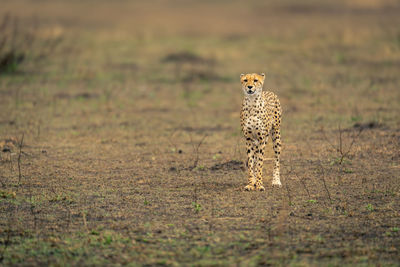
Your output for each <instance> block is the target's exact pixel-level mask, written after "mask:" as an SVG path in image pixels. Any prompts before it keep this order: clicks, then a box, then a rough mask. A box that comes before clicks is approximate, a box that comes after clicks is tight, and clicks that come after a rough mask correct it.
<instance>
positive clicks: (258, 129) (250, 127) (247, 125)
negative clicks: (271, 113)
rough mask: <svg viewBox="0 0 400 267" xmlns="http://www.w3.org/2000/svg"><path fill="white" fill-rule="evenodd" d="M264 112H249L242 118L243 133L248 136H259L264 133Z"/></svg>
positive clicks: (265, 126) (265, 127) (265, 128)
mask: <svg viewBox="0 0 400 267" xmlns="http://www.w3.org/2000/svg"><path fill="white" fill-rule="evenodd" d="M264 116H265V113H264V112H254V113H253V112H249V113H247V114H246V116H245V118H244V125H243V126H244V127H243V128H244V129H243V130H244V134H245V136H246V137H250V138H252V139H253V138H260V137H262V136H264V135H265V134H266V130H267V125H266V124H265V118H264Z"/></svg>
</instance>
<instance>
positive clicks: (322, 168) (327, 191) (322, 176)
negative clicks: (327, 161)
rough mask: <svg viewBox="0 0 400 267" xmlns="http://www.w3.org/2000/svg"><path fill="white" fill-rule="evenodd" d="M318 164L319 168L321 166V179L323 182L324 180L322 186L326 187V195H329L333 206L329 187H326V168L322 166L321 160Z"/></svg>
mask: <svg viewBox="0 0 400 267" xmlns="http://www.w3.org/2000/svg"><path fill="white" fill-rule="evenodd" d="M317 162H318V166H319V168H320V171H321V174H322V175H321V176H320V177H321V180H322V184H323V185H324V188H325V191H326V194H327V196H328V198H329V202H330V203H331V204H332V198H331V194H330V193H329V190H328V187H327V186H326V181H325V169H324V166H322V163H321V161H320V160H318V161H317Z"/></svg>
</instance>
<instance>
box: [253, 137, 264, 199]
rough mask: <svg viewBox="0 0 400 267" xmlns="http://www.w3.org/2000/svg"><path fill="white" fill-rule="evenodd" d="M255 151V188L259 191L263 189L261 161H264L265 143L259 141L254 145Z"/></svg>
mask: <svg viewBox="0 0 400 267" xmlns="http://www.w3.org/2000/svg"><path fill="white" fill-rule="evenodd" d="M256 148H257V149H256V151H255V158H256V163H255V172H256V177H257V181H256V189H258V190H260V191H264V190H265V188H264V185H263V178H262V172H263V163H264V150H265V143H261V144H260V145H259V146H257V147H256Z"/></svg>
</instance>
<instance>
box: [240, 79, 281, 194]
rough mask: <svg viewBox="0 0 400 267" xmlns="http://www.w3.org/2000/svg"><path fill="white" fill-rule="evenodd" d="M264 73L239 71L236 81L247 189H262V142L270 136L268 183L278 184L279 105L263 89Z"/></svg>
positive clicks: (278, 185) (279, 152)
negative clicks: (271, 153)
mask: <svg viewBox="0 0 400 267" xmlns="http://www.w3.org/2000/svg"><path fill="white" fill-rule="evenodd" d="M264 80H265V74H264V73H262V74H256V73H250V74H241V75H240V81H241V83H242V89H243V93H244V99H243V103H242V109H241V113H240V119H241V126H242V132H243V136H244V138H245V139H246V149H247V164H246V165H247V169H248V185H246V187H245V188H244V189H245V190H247V191H251V190H260V191H264V190H265V188H264V186H263V181H262V170H263V161H264V152H265V145H266V144H267V141H268V137H269V136H270V135H271V139H272V142H273V148H274V152H275V166H274V170H273V176H272V186H277V187H281V185H282V184H281V181H280V174H279V172H280V162H279V157H280V154H281V147H282V144H281V133H280V124H281V115H282V110H281V104H280V102H279V99H278V97H277V96H276V95H275V94H274V93H272V92H268V91H264V92H263V89H262V87H263V84H264Z"/></svg>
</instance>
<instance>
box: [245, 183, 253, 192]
mask: <svg viewBox="0 0 400 267" xmlns="http://www.w3.org/2000/svg"><path fill="white" fill-rule="evenodd" d="M254 189H255V187H254V185H251V184H248V185H246V186H245V187H244V190H246V191H253V190H254Z"/></svg>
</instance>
